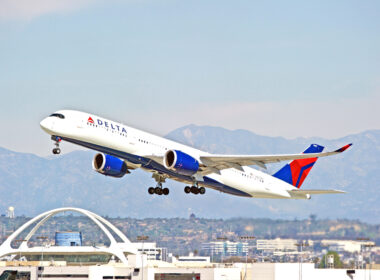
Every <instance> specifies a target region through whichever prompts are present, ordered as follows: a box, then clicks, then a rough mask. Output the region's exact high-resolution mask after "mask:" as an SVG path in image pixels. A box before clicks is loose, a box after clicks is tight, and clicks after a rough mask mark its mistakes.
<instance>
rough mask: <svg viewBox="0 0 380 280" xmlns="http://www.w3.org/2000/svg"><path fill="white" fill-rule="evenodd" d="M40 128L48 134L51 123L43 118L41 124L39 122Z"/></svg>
mask: <svg viewBox="0 0 380 280" xmlns="http://www.w3.org/2000/svg"><path fill="white" fill-rule="evenodd" d="M40 126H41V128H42V129H43V130H45V131H46V132H49V131H51V129H52V123H51V120H49V119H48V118H45V119H43V120H42V121H41V122H40Z"/></svg>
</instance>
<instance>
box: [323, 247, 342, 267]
mask: <svg viewBox="0 0 380 280" xmlns="http://www.w3.org/2000/svg"><path fill="white" fill-rule="evenodd" d="M328 255H333V256H334V268H342V267H343V264H342V262H341V260H340V257H339V254H338V253H337V252H335V251H328V252H327V253H326V255H324V256H323V257H322V260H321V263H320V264H319V268H327V267H328V266H327V265H326V262H327V257H328Z"/></svg>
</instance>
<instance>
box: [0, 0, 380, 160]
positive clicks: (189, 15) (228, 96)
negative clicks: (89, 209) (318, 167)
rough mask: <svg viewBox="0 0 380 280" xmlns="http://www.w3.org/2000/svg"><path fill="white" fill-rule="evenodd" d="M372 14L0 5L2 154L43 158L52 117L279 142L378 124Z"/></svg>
mask: <svg viewBox="0 0 380 280" xmlns="http://www.w3.org/2000/svg"><path fill="white" fill-rule="evenodd" d="M379 8H380V2H378V1H365V2H361V3H358V2H356V1H344V2H338V1H333V2H331V1H318V2H315V3H309V2H304V1H300V0H294V1H287V2H277V3H273V2H271V3H267V2H259V1H243V0H238V1H233V2H231V1H226V0H222V1H218V2H217V4H216V2H214V1H209V0H202V1H200V0H198V1H181V0H169V1H156V0H155V1H153V0H145V1H133V0H131V1H120V0H110V1H104V0H66V1H60V0H50V1H44V0H35V1H33V3H32V2H30V1H27V0H20V1H11V0H0V62H1V63H0V98H1V103H0V104H1V105H0V117H1V120H2V130H0V147H5V148H7V149H12V150H16V151H21V152H30V153H34V154H38V155H49V154H50V150H51V147H52V143H51V141H50V139H49V136H48V135H47V134H45V133H44V132H43V131H42V130H41V129H40V128H39V122H40V120H42V118H44V117H45V116H46V115H48V114H50V113H51V112H53V111H56V110H59V109H77V110H82V111H87V112H89V113H93V114H97V115H101V116H104V117H107V118H110V119H115V120H118V121H120V122H123V123H125V124H127V125H130V126H134V127H137V128H140V129H145V130H147V131H150V132H153V133H155V134H159V135H165V134H167V133H168V132H170V131H172V130H174V129H176V128H178V127H181V126H184V125H188V124H197V125H212V126H220V127H224V128H228V129H246V130H250V131H252V132H255V133H257V134H260V135H268V136H283V137H286V138H296V137H311V136H319V137H324V138H329V139H333V138H339V137H343V136H346V135H348V134H352V133H358V132H362V131H365V130H369V129H380V122H379V121H378V120H379V119H380V110H379V109H378V107H379V105H380V67H379V58H380V55H379V54H380V52H379V50H380V37H379V36H378V31H379V28H380V19H379V17H378V13H377V11H378V10H379ZM66 147H67V148H66V149H65V148H64V150H63V152H67V151H70V150H72V149H76V147H75V146H71V145H69V144H67V146H66Z"/></svg>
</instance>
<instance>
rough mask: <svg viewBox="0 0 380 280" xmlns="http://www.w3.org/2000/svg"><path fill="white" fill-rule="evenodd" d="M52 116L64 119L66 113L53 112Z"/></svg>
mask: <svg viewBox="0 0 380 280" xmlns="http://www.w3.org/2000/svg"><path fill="white" fill-rule="evenodd" d="M50 117H57V118H60V119H64V118H65V116H64V115H62V114H57V113H54V114H51V115H50Z"/></svg>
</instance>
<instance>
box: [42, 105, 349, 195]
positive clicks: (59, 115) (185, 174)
mask: <svg viewBox="0 0 380 280" xmlns="http://www.w3.org/2000/svg"><path fill="white" fill-rule="evenodd" d="M40 125H41V128H42V129H43V130H44V131H46V132H47V133H48V134H50V135H51V138H52V140H53V141H54V142H55V148H54V149H53V153H54V154H59V153H60V152H61V150H60V148H59V144H60V142H61V141H62V140H63V141H67V142H71V143H74V144H77V145H80V146H83V147H86V148H89V149H93V150H95V151H98V152H99V153H97V154H96V155H95V157H94V159H93V162H92V166H93V168H94V170H95V171H97V172H99V173H101V174H103V175H106V176H111V177H118V178H120V177H123V176H124V175H125V174H128V173H130V171H131V170H134V169H137V168H141V169H143V170H144V171H148V172H151V173H152V178H153V179H154V180H155V181H156V183H157V185H156V187H154V188H153V187H150V188H149V189H148V192H149V194H157V195H168V194H169V189H168V188H166V187H165V188H164V187H163V185H162V184H163V183H165V182H166V180H167V179H172V180H176V181H179V182H183V183H185V184H187V186H186V187H185V188H184V191H185V193H187V194H189V193H193V194H204V193H205V192H206V188H212V189H214V190H218V191H221V192H225V193H228V194H232V195H237V196H244V197H255V198H282V199H310V197H311V195H314V194H327V193H343V191H338V190H301V189H300V188H301V185H302V183H303V182H304V180H305V178H306V176H307V175H308V173H309V172H310V170H311V168H312V167H313V165H314V164H315V162H316V161H317V159H318V158H319V157H325V156H330V155H335V154H339V153H342V152H344V151H345V150H346V149H348V148H349V147H350V146H351V144H348V145H345V146H343V147H342V148H340V149H338V150H335V151H331V152H322V151H323V149H324V147H322V146H320V145H317V144H312V145H310V147H308V148H307V149H306V150H305V151H304V152H303V153H301V154H280V155H223V154H210V153H207V152H203V151H200V150H198V149H195V148H192V147H189V146H186V145H183V144H180V143H176V142H174V141H171V140H168V139H165V138H162V137H158V136H155V135H153V134H150V133H147V132H144V131H141V130H138V129H135V128H132V127H129V126H126V125H123V124H121V123H118V122H114V121H111V120H107V119H105V118H102V117H98V116H96V115H93V114H89V113H84V112H79V111H72V110H62V111H57V112H55V113H53V114H51V115H50V116H49V117H47V118H45V119H44V120H42V121H41V123H40ZM280 161H291V162H290V163H287V164H285V166H284V167H282V168H281V169H280V170H279V171H277V172H276V173H275V174H273V175H269V174H267V173H265V172H261V171H259V170H256V169H254V168H251V167H249V166H250V165H256V166H259V167H261V168H264V169H265V168H266V164H268V163H275V162H280Z"/></svg>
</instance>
